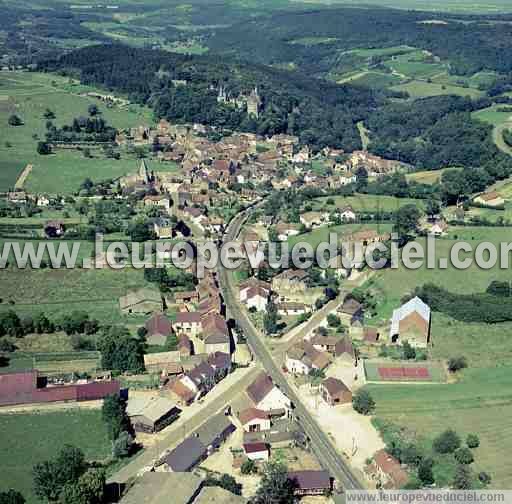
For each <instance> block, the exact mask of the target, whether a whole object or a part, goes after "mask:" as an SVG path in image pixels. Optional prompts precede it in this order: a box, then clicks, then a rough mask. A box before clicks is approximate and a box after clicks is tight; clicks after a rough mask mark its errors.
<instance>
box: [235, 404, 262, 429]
mask: <svg viewBox="0 0 512 504" xmlns="http://www.w3.org/2000/svg"><path fill="white" fill-rule="evenodd" d="M238 418H239V419H240V422H241V423H242V425H245V424H246V423H247V422H250V421H251V420H268V418H269V416H268V413H266V412H265V411H262V410H259V409H257V408H247V409H245V410H243V411H241V412H240V414H239V415H238Z"/></svg>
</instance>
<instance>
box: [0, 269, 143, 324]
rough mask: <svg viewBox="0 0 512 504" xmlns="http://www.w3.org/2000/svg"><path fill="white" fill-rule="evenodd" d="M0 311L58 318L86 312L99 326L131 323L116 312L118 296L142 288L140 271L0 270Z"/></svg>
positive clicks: (141, 272) (117, 309)
mask: <svg viewBox="0 0 512 504" xmlns="http://www.w3.org/2000/svg"><path fill="white" fill-rule="evenodd" d="M0 284H1V285H2V287H3V288H2V295H1V297H2V304H0V310H8V309H12V310H15V311H16V312H17V313H19V314H20V315H21V314H28V315H31V314H32V315H33V314H36V313H39V312H41V311H43V312H45V313H47V314H48V316H50V317H54V318H56V317H59V316H62V315H65V314H68V313H70V312H71V311H73V310H80V311H86V312H87V313H89V315H90V316H91V318H97V319H98V320H100V322H102V323H120V322H126V321H132V320H135V318H133V319H132V318H126V317H124V316H123V315H122V314H121V312H120V310H119V297H120V296H123V295H125V294H126V293H127V291H129V290H131V289H136V288H140V287H146V286H148V284H147V283H146V282H145V281H144V272H143V271H142V270H134V269H130V268H124V269H122V270H110V269H104V270H80V269H72V270H66V269H59V270H56V269H55V270H52V269H39V270H18V269H4V270H0Z"/></svg>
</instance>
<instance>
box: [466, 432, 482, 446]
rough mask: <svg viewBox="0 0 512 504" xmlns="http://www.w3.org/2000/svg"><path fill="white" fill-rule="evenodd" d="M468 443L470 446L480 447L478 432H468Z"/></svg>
mask: <svg viewBox="0 0 512 504" xmlns="http://www.w3.org/2000/svg"><path fill="white" fill-rule="evenodd" d="M466 444H467V445H468V446H469V448H478V447H479V446H480V439H479V438H478V436H477V435H476V434H468V437H467V438H466Z"/></svg>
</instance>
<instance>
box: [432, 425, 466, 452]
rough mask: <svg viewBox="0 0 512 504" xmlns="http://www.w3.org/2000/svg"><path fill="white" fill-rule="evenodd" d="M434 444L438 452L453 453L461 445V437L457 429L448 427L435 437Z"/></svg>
mask: <svg viewBox="0 0 512 504" xmlns="http://www.w3.org/2000/svg"><path fill="white" fill-rule="evenodd" d="M432 446H433V447H434V450H435V451H436V452H438V453H453V452H454V451H455V450H456V449H457V448H459V447H460V438H459V436H458V435H457V433H456V432H455V431H453V430H451V429H448V430H446V431H444V432H443V433H441V434H439V436H437V437H436V438H435V439H434V442H433V443H432Z"/></svg>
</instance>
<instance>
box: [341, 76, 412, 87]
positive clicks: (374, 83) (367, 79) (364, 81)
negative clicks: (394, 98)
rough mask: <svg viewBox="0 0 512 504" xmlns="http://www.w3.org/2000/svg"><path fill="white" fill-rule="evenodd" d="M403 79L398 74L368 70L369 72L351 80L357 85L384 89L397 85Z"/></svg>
mask: <svg viewBox="0 0 512 504" xmlns="http://www.w3.org/2000/svg"><path fill="white" fill-rule="evenodd" d="M401 82H402V79H401V78H400V77H398V76H396V75H392V74H385V73H381V72H368V73H367V74H365V75H363V76H361V77H359V78H357V79H354V80H352V81H351V83H352V84H354V85H355V86H365V87H369V88H371V89H382V88H386V87H389V86H396V85H398V84H400V83H401Z"/></svg>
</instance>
